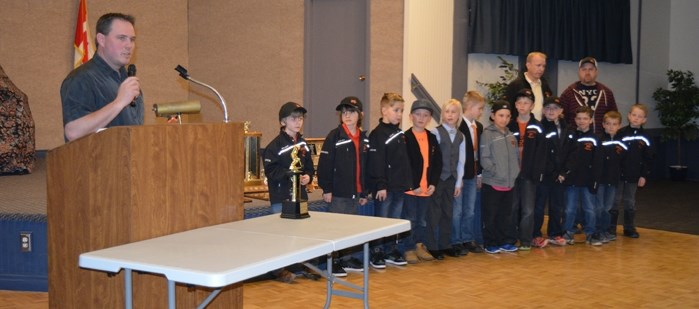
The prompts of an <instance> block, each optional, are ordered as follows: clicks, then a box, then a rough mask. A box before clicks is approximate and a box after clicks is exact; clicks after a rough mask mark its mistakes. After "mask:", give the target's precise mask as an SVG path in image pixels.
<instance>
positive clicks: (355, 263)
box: [318, 97, 369, 277]
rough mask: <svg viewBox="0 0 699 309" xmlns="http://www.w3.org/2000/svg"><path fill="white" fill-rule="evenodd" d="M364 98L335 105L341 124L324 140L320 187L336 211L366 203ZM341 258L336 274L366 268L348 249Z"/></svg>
mask: <svg viewBox="0 0 699 309" xmlns="http://www.w3.org/2000/svg"><path fill="white" fill-rule="evenodd" d="M362 109H363V107H362V101H360V100H359V98H357V97H346V98H344V99H342V101H341V102H340V104H339V105H338V106H337V107H336V108H335V110H336V111H338V112H339V117H340V125H339V126H338V127H337V128H335V129H333V130H332V131H330V133H328V136H327V137H326V138H325V141H324V142H323V149H322V150H321V151H320V158H319V159H318V186H320V188H321V189H323V201H325V202H326V203H328V204H329V206H328V211H329V212H333V213H342V214H351V215H356V214H357V213H358V207H359V206H361V205H365V204H366V203H367V192H368V190H367V188H366V184H365V182H364V177H365V175H364V174H365V172H364V171H365V170H366V169H365V165H366V156H367V153H368V152H369V150H368V148H369V138H368V137H367V136H366V133H365V132H363V131H362V118H363V112H362ZM341 255H343V257H342V258H338V259H334V260H333V262H334V265H333V275H335V276H336V277H343V276H346V275H347V273H346V271H363V269H364V268H363V266H362V263H361V261H359V260H358V259H356V258H352V257H351V256H350V255H349V252H341Z"/></svg>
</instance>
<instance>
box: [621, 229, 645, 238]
mask: <svg viewBox="0 0 699 309" xmlns="http://www.w3.org/2000/svg"><path fill="white" fill-rule="evenodd" d="M624 236H626V237H631V238H638V237H640V236H641V235H639V234H638V232H636V229H633V230H624Z"/></svg>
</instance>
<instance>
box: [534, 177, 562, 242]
mask: <svg viewBox="0 0 699 309" xmlns="http://www.w3.org/2000/svg"><path fill="white" fill-rule="evenodd" d="M565 189H566V187H565V186H563V185H562V184H560V183H557V182H549V181H546V182H542V183H540V184H539V186H537V188H536V203H535V205H534V232H533V235H532V236H533V237H541V236H542V235H543V234H542V233H541V228H542V227H543V225H544V210H545V208H546V204H547V203H548V208H549V222H548V226H547V228H546V234H548V237H549V238H553V237H556V236H563V231H562V225H563V210H564V209H565V198H564V195H565Z"/></svg>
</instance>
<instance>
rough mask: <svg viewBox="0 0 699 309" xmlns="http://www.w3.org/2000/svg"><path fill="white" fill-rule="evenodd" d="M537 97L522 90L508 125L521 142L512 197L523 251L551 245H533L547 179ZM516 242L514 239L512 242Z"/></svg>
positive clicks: (539, 240) (540, 240) (540, 242)
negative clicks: (541, 191)
mask: <svg viewBox="0 0 699 309" xmlns="http://www.w3.org/2000/svg"><path fill="white" fill-rule="evenodd" d="M533 107H534V94H533V93H532V91H531V90H529V89H522V90H520V91H519V92H517V95H516V97H515V108H516V109H517V117H516V118H513V119H512V120H510V123H509V125H508V126H507V127H508V129H510V132H513V135H514V136H515V138H517V142H518V150H519V157H518V158H519V167H520V170H519V175H518V176H517V180H516V181H515V187H514V191H513V196H512V201H513V203H512V218H513V221H514V222H513V224H514V225H515V226H517V228H518V239H519V250H524V251H526V250H530V249H531V246H532V245H534V246H535V247H539V248H543V247H545V246H546V244H547V243H548V240H547V239H544V238H543V237H541V238H537V239H536V242H534V243H532V236H533V235H534V203H535V201H536V188H537V186H538V185H539V183H540V182H541V181H542V180H543V177H544V166H545V163H546V161H545V160H542V158H543V157H544V151H545V150H546V138H545V137H544V134H543V132H544V130H543V129H542V127H541V124H540V123H539V121H538V120H536V118H534V114H532V108H533ZM511 241H512V242H513V243H514V242H515V240H514V239H512V240H511Z"/></svg>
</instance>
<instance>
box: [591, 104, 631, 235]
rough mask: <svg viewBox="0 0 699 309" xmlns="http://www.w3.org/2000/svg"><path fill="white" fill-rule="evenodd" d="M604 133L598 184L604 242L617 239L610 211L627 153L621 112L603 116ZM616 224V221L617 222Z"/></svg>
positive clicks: (599, 224) (599, 230)
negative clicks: (623, 160) (613, 232)
mask: <svg viewBox="0 0 699 309" xmlns="http://www.w3.org/2000/svg"><path fill="white" fill-rule="evenodd" d="M602 127H603V128H604V134H602V138H601V139H600V141H601V142H602V148H601V150H602V176H601V178H600V182H599V185H598V186H597V201H596V202H597V207H596V208H595V211H596V216H597V231H596V233H598V234H599V235H600V240H602V243H606V242H609V241H612V240H616V235H611V234H609V232H608V230H609V222H610V217H609V211H610V210H611V209H612V206H614V196H615V193H616V188H617V186H618V185H619V178H620V177H621V160H622V158H623V156H624V155H625V153H626V150H627V148H626V145H624V143H623V142H621V140H620V139H619V135H618V134H617V131H619V128H620V127H621V114H619V112H617V111H609V112H606V113H605V114H604V117H603V118H602ZM615 224H616V222H615Z"/></svg>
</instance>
